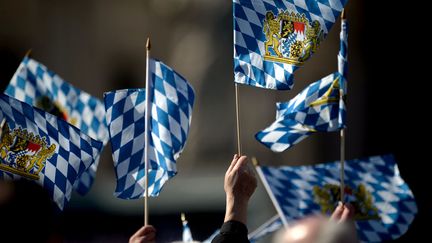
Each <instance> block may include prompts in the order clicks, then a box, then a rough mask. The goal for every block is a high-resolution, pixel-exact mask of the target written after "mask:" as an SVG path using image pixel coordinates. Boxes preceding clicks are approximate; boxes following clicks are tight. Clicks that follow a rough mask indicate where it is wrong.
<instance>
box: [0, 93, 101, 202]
mask: <svg viewBox="0 0 432 243" xmlns="http://www.w3.org/2000/svg"><path fill="white" fill-rule="evenodd" d="M0 108H1V109H0V121H1V120H3V119H4V118H5V119H6V122H7V124H8V125H9V127H10V129H14V128H18V127H19V128H21V129H26V130H27V131H29V132H31V133H33V134H35V135H39V136H41V137H45V138H46V139H47V143H48V144H55V145H56V152H55V153H54V154H53V155H52V157H51V158H49V159H47V160H46V164H45V167H44V169H43V170H42V171H41V172H40V174H39V177H40V178H39V180H38V181H37V183H38V184H40V185H42V186H43V187H44V188H45V189H46V190H47V191H48V193H49V194H50V196H51V197H52V199H53V201H54V202H55V203H56V204H57V206H58V207H59V208H60V210H63V208H64V207H65V205H66V204H67V202H69V200H70V198H71V194H72V187H73V185H74V183H75V182H76V181H77V180H78V179H79V178H80V176H81V175H82V173H84V172H85V171H86V170H87V169H88V168H89V167H90V165H92V164H93V163H94V161H95V159H96V158H98V157H99V155H100V152H101V150H102V147H103V144H102V142H100V141H96V140H94V139H92V138H90V137H89V136H87V135H86V134H84V133H82V132H80V130H79V129H78V128H76V127H74V126H71V125H70V124H69V123H67V122H66V121H64V120H63V119H59V118H57V117H56V116H54V115H51V114H49V113H47V112H44V111H42V110H39V109H37V108H34V107H32V106H31V105H29V104H27V103H23V102H21V101H19V100H16V99H14V98H11V97H9V96H7V95H4V94H0ZM0 178H3V179H7V180H14V179H20V178H21V176H19V175H16V174H13V173H10V172H5V171H1V170H0Z"/></svg>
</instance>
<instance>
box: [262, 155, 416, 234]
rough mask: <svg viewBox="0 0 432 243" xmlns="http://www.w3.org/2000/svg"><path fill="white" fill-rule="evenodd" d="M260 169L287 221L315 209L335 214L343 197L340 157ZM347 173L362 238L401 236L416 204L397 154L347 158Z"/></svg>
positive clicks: (348, 190) (347, 191)
mask: <svg viewBox="0 0 432 243" xmlns="http://www.w3.org/2000/svg"><path fill="white" fill-rule="evenodd" d="M257 171H258V174H259V176H260V177H261V179H263V183H264V184H265V185H266V187H267V188H268V190H269V193H271V194H272V195H273V196H274V198H275V200H276V202H277V204H278V206H279V208H280V209H281V211H282V212H281V213H283V217H285V219H284V220H286V222H287V223H288V224H289V223H290V222H293V221H295V220H297V219H300V218H303V217H305V216H307V215H310V214H319V213H323V214H327V215H330V214H331V213H332V212H333V211H334V209H335V208H336V206H337V204H338V202H339V201H340V196H341V195H340V190H339V188H340V185H339V184H340V182H339V173H340V162H339V161H337V162H332V163H325V164H318V165H313V166H281V167H270V166H258V167H257ZM345 178H346V180H345V183H346V185H345V198H346V201H347V202H349V203H351V204H352V205H353V206H354V208H355V215H354V219H355V224H356V227H357V233H358V236H359V239H360V240H361V241H362V242H383V241H386V240H393V239H397V238H399V237H400V236H401V235H403V234H404V233H405V232H406V231H407V230H408V227H409V225H410V224H411V222H412V221H413V220H414V216H415V215H416V213H417V205H416V202H415V200H414V196H413V194H412V192H411V190H410V188H409V187H408V185H407V184H406V183H405V182H404V180H403V179H402V177H401V176H400V173H399V169H398V167H397V165H396V162H395V160H394V157H393V156H392V155H384V156H372V157H369V158H364V159H355V160H351V161H347V162H346V164H345Z"/></svg>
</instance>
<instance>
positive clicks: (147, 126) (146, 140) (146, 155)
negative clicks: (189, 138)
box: [144, 38, 152, 225]
mask: <svg viewBox="0 0 432 243" xmlns="http://www.w3.org/2000/svg"><path fill="white" fill-rule="evenodd" d="M150 48H151V44H150V38H147V43H146V50H147V51H146V85H145V88H146V91H145V92H146V107H145V130H144V131H145V132H144V164H145V180H144V182H145V185H144V188H145V196H144V225H148V171H149V135H150V117H151V116H150V115H151V106H150V104H151V101H150V99H151V97H150V89H151V86H152V84H151V83H150V82H151V78H150V70H149V69H150Z"/></svg>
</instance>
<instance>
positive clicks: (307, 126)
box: [255, 73, 344, 152]
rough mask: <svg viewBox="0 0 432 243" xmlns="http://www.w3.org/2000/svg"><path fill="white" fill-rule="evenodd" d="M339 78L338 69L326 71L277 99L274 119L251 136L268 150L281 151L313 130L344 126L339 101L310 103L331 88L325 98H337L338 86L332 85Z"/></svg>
mask: <svg viewBox="0 0 432 243" xmlns="http://www.w3.org/2000/svg"><path fill="white" fill-rule="evenodd" d="M340 79H342V77H341V76H340V75H339V74H338V73H333V74H330V75H328V76H327V77H324V78H322V79H321V80H318V81H316V82H314V83H312V84H310V85H309V86H308V87H307V88H306V89H304V90H303V91H302V92H300V93H299V94H298V95H296V97H294V98H293V99H292V100H290V101H289V102H283V103H282V102H281V103H277V104H276V109H277V111H276V120H275V121H274V122H273V124H271V125H270V126H269V127H267V128H266V129H264V130H262V131H260V132H258V133H257V134H256V135H255V138H256V139H257V140H258V141H259V142H260V143H262V144H263V145H265V146H266V147H268V148H270V149H271V150H272V151H275V152H282V151H284V150H286V149H288V148H290V147H292V146H293V145H295V144H297V143H299V142H300V141H301V140H303V139H305V138H306V137H307V136H309V135H310V134H312V133H314V132H317V131H319V132H333V131H338V130H339V129H340V128H341V127H343V126H344V124H339V107H340V102H339V101H337V102H334V101H330V102H324V103H322V104H320V105H312V102H316V101H319V100H320V99H323V98H326V97H325V95H326V93H327V92H328V91H331V92H330V93H329V96H328V97H327V98H335V99H339V98H340V96H339V91H340V90H339V89H333V88H332V87H333V86H332V85H333V84H334V82H338V80H339V81H340ZM343 80H344V79H343ZM342 102H343V101H342Z"/></svg>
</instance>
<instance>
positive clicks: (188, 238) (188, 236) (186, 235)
mask: <svg viewBox="0 0 432 243" xmlns="http://www.w3.org/2000/svg"><path fill="white" fill-rule="evenodd" d="M181 220H182V224H183V235H182V239H183V242H193V241H194V240H193V238H192V232H191V230H190V228H189V225H188V221H187V220H186V217H185V215H184V213H182V214H181Z"/></svg>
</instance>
